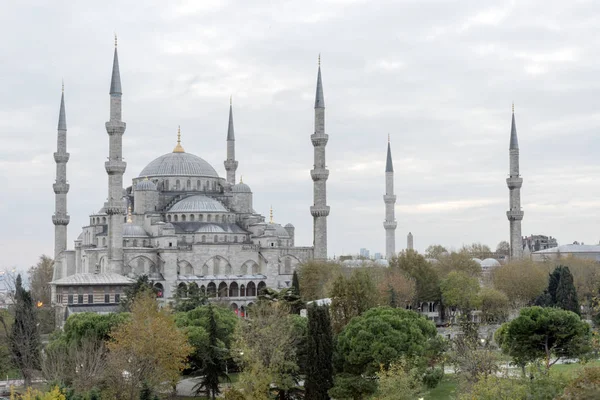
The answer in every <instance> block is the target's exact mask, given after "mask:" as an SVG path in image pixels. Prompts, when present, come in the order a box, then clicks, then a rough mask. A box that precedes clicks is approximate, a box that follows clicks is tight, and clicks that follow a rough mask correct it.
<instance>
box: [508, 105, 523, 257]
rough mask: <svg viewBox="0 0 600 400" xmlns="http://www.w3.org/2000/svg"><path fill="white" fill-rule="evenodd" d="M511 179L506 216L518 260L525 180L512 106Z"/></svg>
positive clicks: (512, 247) (520, 255)
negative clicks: (522, 189) (520, 165)
mask: <svg viewBox="0 0 600 400" xmlns="http://www.w3.org/2000/svg"><path fill="white" fill-rule="evenodd" d="M508 149H509V150H508V152H509V177H508V178H507V179H506V184H507V186H508V193H509V206H510V207H509V210H508V211H507V212H506V216H507V218H508V221H509V225H510V257H511V259H518V258H521V257H522V256H523V239H522V237H521V220H523V214H524V213H523V211H522V210H521V186H522V185H523V178H521V176H520V174H519V141H518V139H517V124H516V123H515V105H514V104H513V106H512V122H511V127H510V145H509V147H508Z"/></svg>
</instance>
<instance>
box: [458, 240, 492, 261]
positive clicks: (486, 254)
mask: <svg viewBox="0 0 600 400" xmlns="http://www.w3.org/2000/svg"><path fill="white" fill-rule="evenodd" d="M461 252H466V253H468V255H469V257H471V258H472V257H475V258H479V259H480V260H483V259H486V258H490V257H492V256H493V255H494V253H493V252H492V249H490V246H488V245H487V244H482V243H473V244H469V245H464V246H463V247H462V249H461Z"/></svg>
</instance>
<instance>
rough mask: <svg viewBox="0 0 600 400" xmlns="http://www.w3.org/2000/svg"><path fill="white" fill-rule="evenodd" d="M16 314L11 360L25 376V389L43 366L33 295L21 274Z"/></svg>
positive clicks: (16, 289)
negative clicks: (23, 282) (23, 281)
mask: <svg viewBox="0 0 600 400" xmlns="http://www.w3.org/2000/svg"><path fill="white" fill-rule="evenodd" d="M14 313H15V314H14V315H15V317H14V323H13V325H12V327H11V332H10V335H9V344H10V346H9V347H10V353H11V358H12V361H13V364H14V365H15V366H16V367H17V369H18V370H19V371H20V372H21V375H22V376H23V380H24V382H25V387H29V386H30V385H31V379H32V377H33V374H34V372H35V371H37V370H39V369H40V366H41V365H40V350H41V340H40V332H39V330H38V319H37V312H36V309H35V306H34V303H33V299H32V298H31V293H30V292H29V291H27V290H25V289H24V288H23V284H22V281H21V275H20V274H19V275H17V279H16V282H15V304H14Z"/></svg>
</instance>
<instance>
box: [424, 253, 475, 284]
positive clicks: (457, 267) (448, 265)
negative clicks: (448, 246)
mask: <svg viewBox="0 0 600 400" xmlns="http://www.w3.org/2000/svg"><path fill="white" fill-rule="evenodd" d="M433 267H434V268H435V270H436V272H437V274H438V276H439V277H440V279H444V278H445V277H446V276H447V275H448V274H449V273H451V272H453V271H456V272H463V273H465V274H467V275H469V276H479V275H480V274H481V266H480V265H479V263H477V262H476V261H473V257H472V256H471V254H470V253H469V252H468V251H465V250H463V251H460V252H458V253H456V252H452V253H450V254H446V255H443V256H441V257H440V259H439V262H436V263H434V264H433Z"/></svg>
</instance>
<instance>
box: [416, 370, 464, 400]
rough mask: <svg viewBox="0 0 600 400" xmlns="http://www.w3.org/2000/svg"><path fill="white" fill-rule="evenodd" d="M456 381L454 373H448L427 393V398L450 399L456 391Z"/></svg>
mask: <svg viewBox="0 0 600 400" xmlns="http://www.w3.org/2000/svg"><path fill="white" fill-rule="evenodd" d="M457 385H458V383H457V382H456V380H455V378H454V375H446V376H445V377H444V379H443V380H442V381H441V382H440V384H439V385H437V386H436V387H435V388H434V389H431V390H430V391H429V392H428V393H427V394H425V397H424V398H425V400H450V399H453V398H454V395H455V393H456V386H457Z"/></svg>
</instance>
